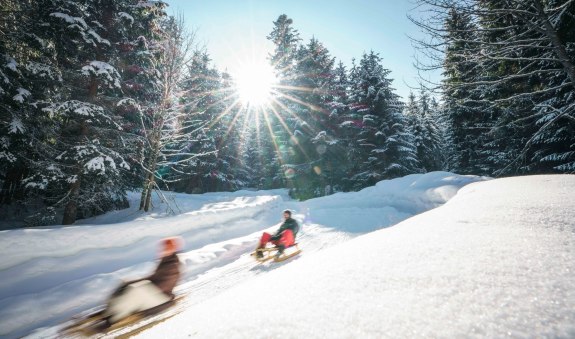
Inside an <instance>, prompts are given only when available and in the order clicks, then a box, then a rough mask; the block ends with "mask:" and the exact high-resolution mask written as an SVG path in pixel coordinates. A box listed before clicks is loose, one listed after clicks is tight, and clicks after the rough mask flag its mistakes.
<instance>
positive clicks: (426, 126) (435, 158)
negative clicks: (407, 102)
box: [417, 90, 442, 172]
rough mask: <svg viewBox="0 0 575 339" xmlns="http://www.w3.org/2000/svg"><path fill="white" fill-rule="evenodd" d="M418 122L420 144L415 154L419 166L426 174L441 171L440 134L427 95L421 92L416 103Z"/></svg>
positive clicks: (423, 91)
mask: <svg viewBox="0 0 575 339" xmlns="http://www.w3.org/2000/svg"><path fill="white" fill-rule="evenodd" d="M418 109H419V112H418V115H419V122H420V124H421V130H422V132H423V133H422V137H423V139H422V143H421V145H420V148H419V149H418V152H417V158H418V160H419V163H420V166H421V167H423V169H424V170H425V171H426V172H432V171H437V170H440V169H441V164H442V161H441V143H442V140H441V132H440V130H439V127H438V124H437V122H436V120H435V116H434V114H433V110H432V108H431V99H430V97H429V93H428V92H427V91H425V90H422V91H421V93H420V96H419V103H418Z"/></svg>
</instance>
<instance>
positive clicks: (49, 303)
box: [0, 172, 484, 337]
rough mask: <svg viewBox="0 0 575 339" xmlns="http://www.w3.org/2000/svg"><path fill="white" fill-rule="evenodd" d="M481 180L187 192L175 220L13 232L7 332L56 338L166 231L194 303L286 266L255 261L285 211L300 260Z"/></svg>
mask: <svg viewBox="0 0 575 339" xmlns="http://www.w3.org/2000/svg"><path fill="white" fill-rule="evenodd" d="M478 180H484V179H483V178H479V177H474V176H459V175H455V174H451V173H445V172H434V173H428V174H425V175H411V176H407V177H404V178H398V179H394V180H389V181H382V182H380V183H378V184H377V185H376V186H374V187H369V188H367V189H364V190H362V191H361V192H355V193H338V194H335V195H332V196H328V197H323V198H317V199H312V200H308V201H305V202H296V201H290V199H289V198H288V197H287V194H286V193H287V191H286V190H275V191H261V192H251V191H240V192H234V193H211V194H203V195H185V194H180V195H177V201H178V207H179V208H180V209H181V210H182V214H180V215H176V216H167V215H162V213H159V212H160V211H159V209H162V208H163V206H162V205H161V204H160V203H158V202H156V206H157V207H158V208H157V209H156V210H155V212H154V213H150V214H142V213H139V212H137V211H135V210H134V209H131V210H126V211H117V212H112V213H109V214H107V215H104V216H100V217H97V218H94V219H92V220H86V221H83V222H82V223H81V224H83V225H80V226H73V227H53V228H44V229H31V230H14V231H6V232H3V233H4V234H3V236H2V237H0V246H2V248H4V249H6V250H3V251H4V253H3V255H4V259H5V261H3V263H2V265H3V266H2V267H3V269H2V270H0V335H6V336H8V337H18V336H21V335H25V334H27V333H30V331H32V330H34V329H37V328H40V327H49V328H48V329H46V330H40V331H38V333H44V336H48V337H49V336H50V333H51V334H52V335H53V336H56V334H57V328H58V326H56V327H54V325H55V324H57V323H61V322H64V321H65V320H66V319H69V318H70V317H71V316H72V315H74V314H77V313H80V312H82V311H86V310H88V309H90V308H93V307H95V306H97V305H100V304H102V303H103V302H104V300H105V298H106V296H107V295H109V293H110V292H111V291H112V290H113V289H114V288H115V287H116V286H117V285H118V284H119V283H120V281H121V280H122V279H131V278H138V277H142V276H145V275H147V274H149V273H150V272H151V271H152V270H153V268H154V266H155V255H156V250H157V249H156V246H157V243H158V241H159V239H161V238H162V237H164V236H170V235H174V234H179V235H181V236H183V237H184V239H185V241H186V246H185V249H184V252H183V253H182V254H181V258H182V261H183V262H184V265H185V273H184V276H183V280H182V284H181V286H179V291H182V292H185V291H194V293H193V298H192V300H191V301H190V302H192V303H193V304H196V303H198V302H201V301H203V300H209V299H210V298H212V297H214V296H215V295H217V294H219V293H222V292H224V291H225V290H228V289H230V288H233V287H234V286H236V285H239V284H242V283H244V282H246V281H250V280H252V279H253V278H254V277H257V276H259V275H260V274H261V273H265V272H268V271H270V270H272V271H273V270H275V269H276V268H279V267H283V265H282V264H284V263H282V264H280V265H277V266H254V265H255V263H254V262H253V261H252V260H251V258H250V257H249V255H248V254H249V252H251V251H252V250H253V249H254V248H255V245H256V243H257V240H258V238H259V236H260V235H261V232H262V231H264V230H268V231H275V229H276V227H277V226H275V225H277V223H278V222H279V221H280V220H279V218H280V217H281V210H282V209H285V208H291V209H292V210H294V212H295V213H294V216H295V218H296V219H297V220H298V221H300V222H301V223H302V224H303V228H302V231H301V232H300V234H299V235H298V242H300V245H301V248H302V249H303V253H302V256H308V255H312V254H313V253H314V252H316V251H320V250H323V249H326V248H328V247H330V246H334V245H337V244H339V243H342V242H345V241H347V240H349V239H352V238H354V237H356V236H358V235H361V234H365V233H366V232H371V231H373V230H377V229H380V228H383V227H387V226H390V225H393V224H395V223H397V222H399V221H401V220H404V219H406V218H408V217H410V216H413V215H414V214H417V213H421V212H423V211H425V210H428V209H431V208H434V207H437V206H439V205H441V204H443V203H445V202H446V201H447V200H449V199H450V198H451V197H452V196H453V195H454V194H455V193H456V192H457V190H458V189H459V188H461V187H462V186H465V185H466V184H468V183H470V182H475V181H478ZM137 199H138V196H137V195H134V196H133V200H134V201H137ZM130 220H131V221H130ZM116 221H119V222H117V223H116ZM100 223H101V224H100ZM47 240H48V241H47ZM4 245H6V246H4ZM299 259H300V258H293V260H290V261H288V262H286V263H285V264H287V263H291V262H293V261H298V260H299ZM196 292H197V293H196Z"/></svg>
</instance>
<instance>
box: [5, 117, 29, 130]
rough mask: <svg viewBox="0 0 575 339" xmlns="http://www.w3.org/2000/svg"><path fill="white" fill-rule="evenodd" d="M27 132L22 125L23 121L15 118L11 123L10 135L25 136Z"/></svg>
mask: <svg viewBox="0 0 575 339" xmlns="http://www.w3.org/2000/svg"><path fill="white" fill-rule="evenodd" d="M25 132H26V128H25V127H24V124H23V123H22V120H21V119H20V118H17V117H13V118H12V120H11V121H10V127H9V128H8V133H10V134H18V133H20V134H24V133H25Z"/></svg>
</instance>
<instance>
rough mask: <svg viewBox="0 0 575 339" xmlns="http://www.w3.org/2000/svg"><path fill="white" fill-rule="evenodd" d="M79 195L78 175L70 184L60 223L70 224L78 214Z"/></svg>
mask: <svg viewBox="0 0 575 339" xmlns="http://www.w3.org/2000/svg"><path fill="white" fill-rule="evenodd" d="M79 195H80V176H78V179H77V180H76V182H74V183H73V184H72V185H70V200H69V201H68V203H67V204H66V207H65V208H64V216H63V218H62V225H72V224H73V223H74V222H76V217H77V216H78V196H79Z"/></svg>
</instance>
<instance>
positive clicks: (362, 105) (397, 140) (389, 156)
mask: <svg viewBox="0 0 575 339" xmlns="http://www.w3.org/2000/svg"><path fill="white" fill-rule="evenodd" d="M390 72H391V71H389V70H387V69H384V68H383V66H382V65H381V58H380V57H379V55H378V54H376V53H374V52H373V51H371V52H370V53H369V54H364V55H363V57H362V59H361V60H360V62H359V65H358V66H357V67H356V69H355V70H354V72H352V78H351V93H350V100H351V102H352V105H353V106H352V110H353V111H354V112H355V114H356V117H357V118H359V119H356V120H355V121H354V120H352V121H349V123H347V124H346V125H349V126H355V132H356V134H355V137H356V142H355V145H354V146H355V148H356V149H357V150H358V157H357V158H358V159H357V161H356V167H354V168H353V169H352V171H353V176H352V178H351V180H352V184H353V188H355V189H360V188H363V187H366V186H371V185H374V184H375V183H376V182H377V181H380V180H383V179H389V178H394V177H398V176H402V175H406V174H409V173H414V172H415V171H416V169H417V158H416V150H415V147H414V146H413V145H412V144H411V143H410V140H411V136H410V134H409V132H408V131H407V130H406V122H405V119H404V116H403V114H402V113H401V111H402V109H403V107H402V103H401V102H400V101H399V97H398V95H397V94H395V93H394V92H393V88H392V87H391V82H392V80H391V79H389V78H388V75H389V73H390Z"/></svg>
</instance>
